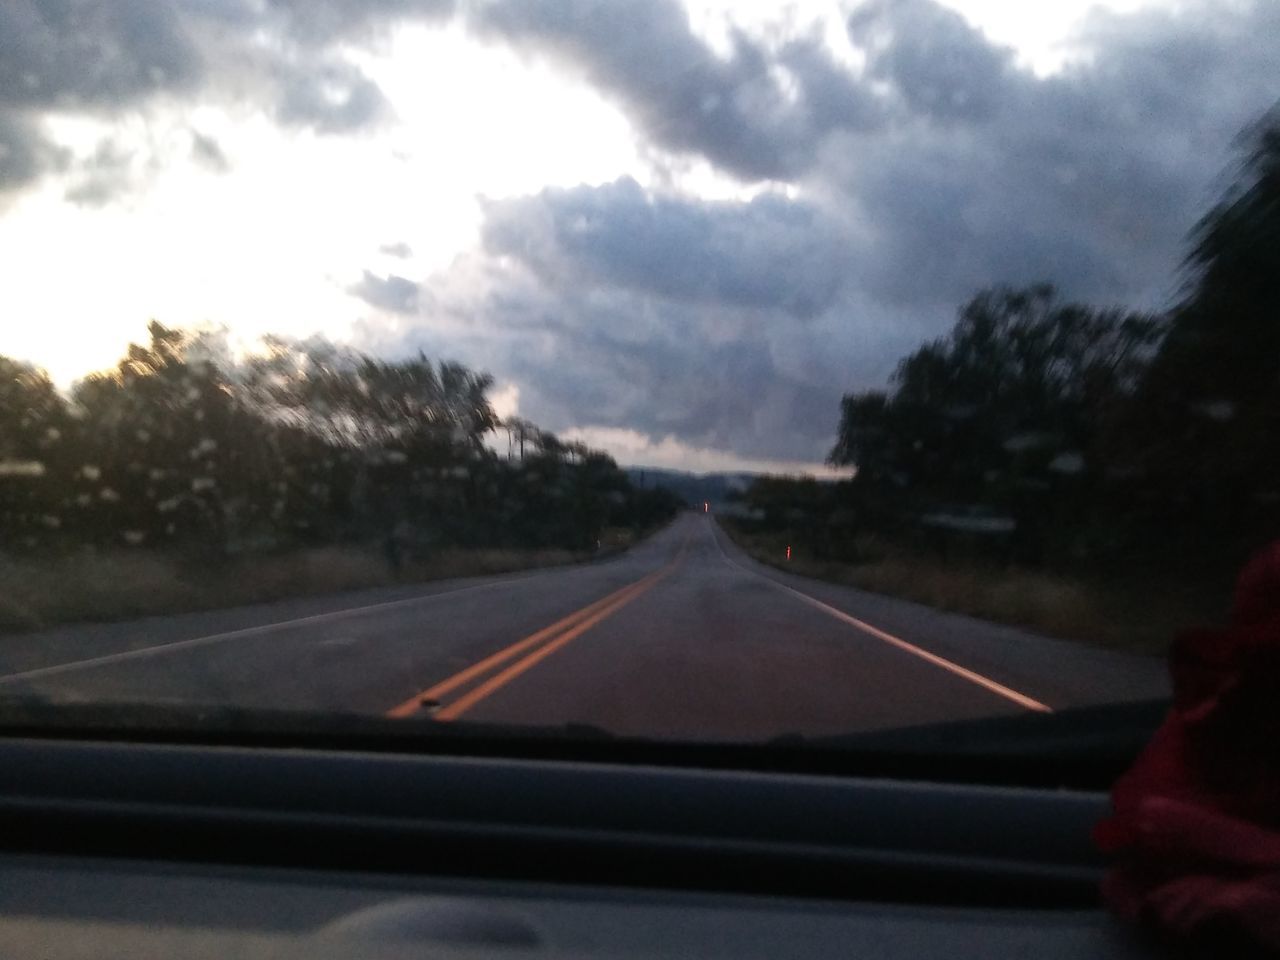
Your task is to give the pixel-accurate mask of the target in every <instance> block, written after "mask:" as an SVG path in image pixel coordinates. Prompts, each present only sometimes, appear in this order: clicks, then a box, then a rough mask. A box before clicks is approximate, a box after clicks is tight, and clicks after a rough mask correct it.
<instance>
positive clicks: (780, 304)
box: [484, 177, 843, 316]
mask: <svg viewBox="0 0 1280 960" xmlns="http://www.w3.org/2000/svg"><path fill="white" fill-rule="evenodd" d="M484 243H485V246H486V248H487V249H488V250H490V251H491V252H493V253H495V254H498V255H509V256H513V257H517V258H519V259H520V260H521V261H523V262H524V263H525V264H526V265H527V266H528V267H529V268H530V269H532V270H533V271H534V272H535V273H536V274H538V275H539V276H540V277H542V278H543V279H544V280H545V281H546V282H548V283H550V284H553V285H556V286H565V285H568V284H575V285H577V284H589V285H592V286H595V287H618V288H624V289H628V290H634V291H638V292H641V293H650V294H653V295H656V296H660V297H664V298H666V299H671V300H678V301H684V302H691V303H706V304H718V305H725V304H727V305H731V306H735V307H742V308H750V309H766V310H767V309H780V310H785V311H786V312H788V313H791V314H794V315H796V316H811V315H813V314H814V313H817V312H818V311H820V310H822V309H824V308H826V307H827V306H829V305H830V303H831V301H832V299H833V297H834V295H835V292H836V289H837V287H838V284H839V278H840V274H841V269H842V266H843V265H842V262H841V261H842V257H841V251H840V238H839V236H838V235H837V233H836V231H835V230H834V229H833V228H832V226H831V225H830V224H829V223H827V222H826V221H825V220H824V218H823V216H822V214H821V212H820V211H818V210H816V209H815V208H813V207H811V206H809V205H807V204H802V203H794V202H791V201H789V200H787V199H785V198H783V197H779V196H775V195H770V194H765V195H762V196H760V197H757V198H756V199H754V200H752V201H751V202H749V203H736V202H710V201H697V200H689V199H682V198H678V197H674V196H662V195H656V194H653V193H648V192H646V191H645V190H643V189H641V187H640V185H639V184H637V183H636V182H635V181H634V180H632V179H631V178H629V177H624V178H622V179H620V180H618V181H616V182H615V183H612V184H607V185H605V186H601V187H577V188H574V189H570V190H563V189H551V190H544V191H543V192H542V193H540V194H538V195H536V196H534V197H528V198H521V199H516V200H508V201H502V202H498V203H491V204H489V206H488V208H487V218H486V221H485V227H484Z"/></svg>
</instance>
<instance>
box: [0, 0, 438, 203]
mask: <svg viewBox="0 0 1280 960" xmlns="http://www.w3.org/2000/svg"><path fill="white" fill-rule="evenodd" d="M451 10H452V3H451V2H443V0H369V2H363V0H361V2H358V0H315V2H311V0H308V2H302V0H270V2H266V3H263V2H260V0H111V2H101V0H4V2H0V138H3V145H4V148H5V149H4V150H0V191H3V190H5V189H11V188H14V187H19V186H22V185H25V184H27V183H30V182H32V181H34V180H35V179H37V178H38V177H39V176H40V175H41V174H42V173H45V172H51V171H55V170H57V169H60V168H61V166H62V165H64V164H65V162H66V158H65V156H64V154H63V152H62V151H59V150H58V149H57V148H56V147H53V146H52V145H51V144H50V142H49V139H48V135H47V133H46V132H45V131H44V129H43V125H42V122H41V120H42V117H43V116H44V115H46V114H73V115H75V114H87V115H91V116H98V117H107V118H109V117H112V116H115V115H118V114H121V113H124V112H127V111H131V110H136V109H138V108H145V107H146V106H147V105H148V104H149V103H151V102H152V101H154V100H155V99H156V98H159V97H165V98H168V100H170V101H171V100H173V99H174V98H177V99H179V100H181V99H184V98H185V99H189V100H193V101H194V100H197V99H198V100H201V101H213V102H248V103H252V104H255V105H257V106H259V107H261V108H262V109H264V110H265V111H266V112H267V113H269V114H270V115H271V116H272V117H274V118H275V119H276V121H277V122H279V123H281V124H285V125H290V126H301V127H309V128H311V129H314V130H316V131H318V132H320V133H328V134H343V133H350V132H353V131H357V130H360V129H363V128H365V127H368V126H370V125H371V124H374V123H377V122H379V121H380V120H382V119H383V118H385V117H386V116H387V115H388V114H389V110H388V106H387V103H386V100H385V98H384V96H383V94H382V91H381V90H380V89H379V88H378V86H377V85H376V84H375V83H374V82H373V81H372V80H371V79H370V78H369V77H368V76H366V75H365V74H364V73H363V72H362V71H361V70H360V69H359V68H358V67H356V66H355V65H354V64H352V63H351V62H350V61H349V60H348V59H347V58H346V56H345V54H344V52H343V51H342V50H341V49H340V48H341V45H342V44H344V43H374V42H377V41H378V40H379V39H380V38H381V37H382V36H383V35H385V33H386V32H387V30H388V29H389V27H390V26H391V25H392V24H394V23H395V22H397V21H399V20H402V19H409V18H414V19H420V20H433V19H438V18H441V17H444V16H447V15H449V14H450V13H451ZM196 157H197V159H199V160H202V161H204V162H206V163H207V164H212V165H213V166H215V167H216V166H217V165H218V162H217V159H216V158H215V157H213V156H212V155H211V154H209V153H207V152H205V153H203V154H202V153H201V152H200V147H199V145H197V147H196ZM71 192H72V193H73V194H75V195H76V196H77V197H78V198H80V199H81V200H83V201H89V202H96V201H97V200H98V199H99V198H105V197H108V196H110V195H112V193H113V188H112V187H111V185H110V184H108V183H107V182H106V179H104V178H102V177H99V178H98V179H97V180H94V181H92V182H86V183H82V184H79V185H75V186H73V187H72V188H71Z"/></svg>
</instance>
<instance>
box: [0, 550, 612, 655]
mask: <svg viewBox="0 0 1280 960" xmlns="http://www.w3.org/2000/svg"><path fill="white" fill-rule="evenodd" d="M614 539H617V538H614ZM622 545H623V544H620V543H607V544H606V548H608V547H610V546H612V547H613V549H618V548H620V547H621V546H622ZM590 556H591V555H589V554H585V553H576V552H573V551H569V550H481V549H449V550H441V551H439V552H438V553H437V554H435V555H434V556H433V557H432V558H431V559H430V560H428V561H419V562H408V563H406V564H405V565H404V566H403V567H402V568H401V570H400V571H399V572H393V571H392V570H391V568H390V565H389V564H388V562H387V560H386V558H385V557H384V556H383V555H382V553H381V552H380V551H379V550H377V549H376V548H368V549H362V548H359V547H319V548H314V549H307V550H296V551H292V552H289V553H283V554H279V555H273V556H259V557H245V558H241V559H234V560H227V561H223V562H220V563H218V564H215V565H212V566H210V565H209V564H207V563H198V562H196V561H194V560H192V559H191V558H184V557H182V556H179V555H169V554H164V553H160V552H154V551H140V550H126V549H111V550H90V549H84V550H80V551H77V552H75V553H71V554H67V555H64V556H59V557H46V558H36V559H29V558H23V559H22V560H6V559H4V558H3V557H0V632H15V631H23V630H38V629H41V628H44V627H48V626H52V625H54V624H58V623H69V622H79V621H107V620H125V619H129V618H132V617H141V616H149V615H153V614H165V613H183V612H190V611H193V610H209V609H216V608H219V607H231V606H238V605H241V604H246V603H260V602H263V601H267V600H280V599H284V598H287V597H300V596H307V595H316V594H325V593H334V592H338V591H342V590H355V589H360V588H364V587H379V586H387V585H390V584H394V583H413V582H418V581H428V580H437V579H442V578H446V577H464V576H476V575H482V574H491V573H504V572H507V571H512V570H526V569H531V568H534V567H547V566H555V565H559V564H565V563H574V562H577V561H582V560H587V559H590Z"/></svg>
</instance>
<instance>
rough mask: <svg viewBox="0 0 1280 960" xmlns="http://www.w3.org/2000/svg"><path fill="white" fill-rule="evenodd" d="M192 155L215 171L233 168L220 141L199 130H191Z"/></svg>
mask: <svg viewBox="0 0 1280 960" xmlns="http://www.w3.org/2000/svg"><path fill="white" fill-rule="evenodd" d="M191 157H192V159H194V160H195V161H196V163H198V164H200V166H202V167H204V168H205V169H206V170H210V171H212V172H213V173H226V172H227V171H229V170H230V169H231V161H229V160H228V159H227V155H226V154H225V153H224V152H223V150H222V147H221V146H220V145H219V143H218V141H217V140H216V139H214V138H213V137H211V136H208V135H206V134H203V133H201V132H200V131H199V130H192V131H191Z"/></svg>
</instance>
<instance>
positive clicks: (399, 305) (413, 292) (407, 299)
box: [347, 270, 421, 315]
mask: <svg viewBox="0 0 1280 960" xmlns="http://www.w3.org/2000/svg"><path fill="white" fill-rule="evenodd" d="M347 292H348V293H350V294H351V295H352V296H354V297H359V298H360V299H361V300H363V301H364V302H365V303H367V304H369V306H371V307H377V308H378V309H379V310H386V311H388V312H390V313H399V314H405V315H409V314H413V313H417V311H418V302H419V296H420V293H421V291H420V289H419V287H418V285H417V284H416V283H414V282H413V281H412V280H407V279H405V278H404V277H398V276H396V275H395V274H394V273H391V274H388V275H387V276H386V277H379V276H377V275H376V274H373V273H370V272H369V271H368V270H366V271H365V272H364V276H363V277H362V278H361V279H360V282H359V283H357V284H355V285H354V286H351V287H349V288H348V289H347Z"/></svg>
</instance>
